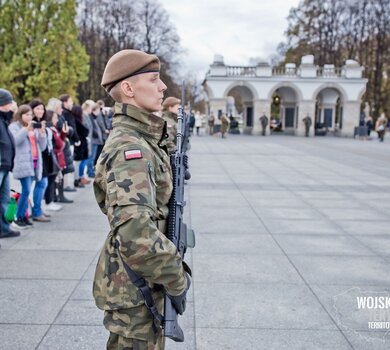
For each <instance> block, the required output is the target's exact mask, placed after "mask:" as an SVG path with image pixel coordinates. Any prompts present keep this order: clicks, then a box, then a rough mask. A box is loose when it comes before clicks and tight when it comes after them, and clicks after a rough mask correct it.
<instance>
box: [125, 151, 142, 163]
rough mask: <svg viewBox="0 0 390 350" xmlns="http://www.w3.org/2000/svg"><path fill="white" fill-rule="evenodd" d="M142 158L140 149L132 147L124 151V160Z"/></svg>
mask: <svg viewBox="0 0 390 350" xmlns="http://www.w3.org/2000/svg"><path fill="white" fill-rule="evenodd" d="M140 158H142V152H141V150H140V149H132V150H128V151H125V160H131V159H140Z"/></svg>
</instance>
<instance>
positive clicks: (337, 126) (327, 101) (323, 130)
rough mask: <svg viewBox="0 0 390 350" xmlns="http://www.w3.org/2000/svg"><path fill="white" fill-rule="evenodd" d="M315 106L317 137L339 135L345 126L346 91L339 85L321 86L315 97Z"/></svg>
mask: <svg viewBox="0 0 390 350" xmlns="http://www.w3.org/2000/svg"><path fill="white" fill-rule="evenodd" d="M313 99H314V101H316V104H315V113H314V114H315V116H314V128H315V134H316V135H323V134H327V133H328V132H331V133H338V132H339V131H340V130H342V129H343V125H344V116H343V114H344V103H345V102H346V101H347V100H348V95H347V93H346V91H345V90H344V89H343V87H342V86H340V85H339V84H337V83H324V84H321V85H320V86H319V87H318V88H317V89H316V90H315V91H314V95H313Z"/></svg>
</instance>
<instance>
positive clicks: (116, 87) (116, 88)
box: [109, 82, 122, 102]
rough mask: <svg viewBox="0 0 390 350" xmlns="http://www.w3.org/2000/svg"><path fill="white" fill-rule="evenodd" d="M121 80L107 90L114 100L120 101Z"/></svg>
mask: <svg viewBox="0 0 390 350" xmlns="http://www.w3.org/2000/svg"><path fill="white" fill-rule="evenodd" d="M120 83H121V82H119V83H118V84H116V85H114V86H113V87H112V89H111V90H110V92H109V95H110V96H111V98H112V99H113V100H114V101H116V102H122V93H121V84H120Z"/></svg>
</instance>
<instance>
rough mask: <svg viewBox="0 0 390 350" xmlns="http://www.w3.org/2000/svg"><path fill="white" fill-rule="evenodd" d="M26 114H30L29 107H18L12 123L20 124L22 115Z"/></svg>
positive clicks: (30, 109)
mask: <svg viewBox="0 0 390 350" xmlns="http://www.w3.org/2000/svg"><path fill="white" fill-rule="evenodd" d="M27 112H32V108H31V107H30V106H29V105H20V106H19V107H18V110H17V111H16V113H15V115H14V121H16V122H20V121H21V120H22V115H23V114H26V113H27Z"/></svg>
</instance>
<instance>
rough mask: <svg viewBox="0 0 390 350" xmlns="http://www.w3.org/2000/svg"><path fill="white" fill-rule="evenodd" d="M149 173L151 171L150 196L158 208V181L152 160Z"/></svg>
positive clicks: (149, 164)
mask: <svg viewBox="0 0 390 350" xmlns="http://www.w3.org/2000/svg"><path fill="white" fill-rule="evenodd" d="M148 173H149V186H150V196H151V199H152V203H153V206H154V207H155V208H157V201H156V188H157V183H156V179H155V178H154V169H153V165H152V163H150V162H148Z"/></svg>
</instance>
